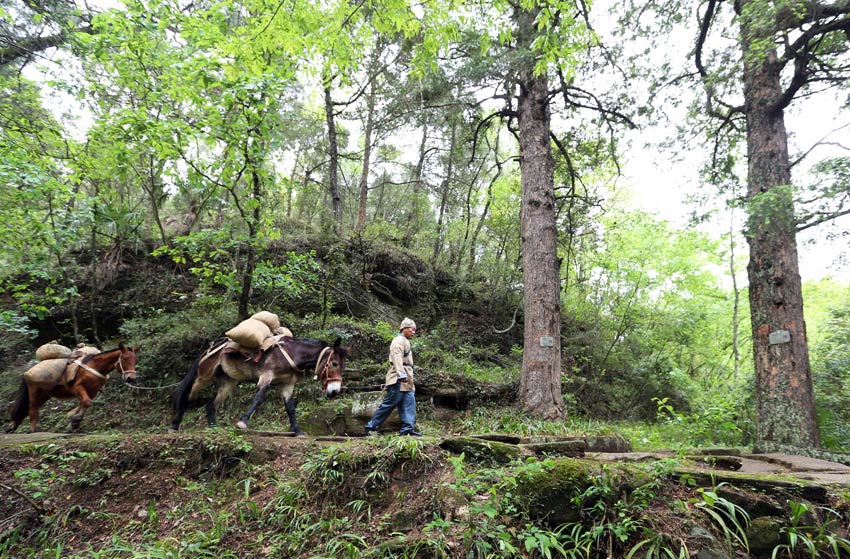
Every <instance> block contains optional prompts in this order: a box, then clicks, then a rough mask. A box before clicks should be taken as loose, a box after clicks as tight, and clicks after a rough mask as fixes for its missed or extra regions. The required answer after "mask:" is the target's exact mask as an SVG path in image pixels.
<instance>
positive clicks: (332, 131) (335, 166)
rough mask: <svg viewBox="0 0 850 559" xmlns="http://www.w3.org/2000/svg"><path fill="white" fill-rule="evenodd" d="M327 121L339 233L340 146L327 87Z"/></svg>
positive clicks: (335, 224)
mask: <svg viewBox="0 0 850 559" xmlns="http://www.w3.org/2000/svg"><path fill="white" fill-rule="evenodd" d="M325 119H326V121H327V125H328V182H329V183H330V184H329V185H328V187H329V191H330V195H331V210H332V212H333V217H334V228H335V229H336V230H337V231H339V230H340V225H341V220H342V204H341V203H340V201H341V197H340V194H339V172H338V170H339V145H338V143H337V137H336V122H335V119H334V105H333V100H332V99H331V86H330V83H329V82H328V85H325Z"/></svg>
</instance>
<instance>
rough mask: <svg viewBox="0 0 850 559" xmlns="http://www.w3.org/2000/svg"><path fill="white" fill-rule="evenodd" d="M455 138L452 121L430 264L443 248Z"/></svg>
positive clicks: (435, 263) (452, 173)
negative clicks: (447, 160)
mask: <svg viewBox="0 0 850 559" xmlns="http://www.w3.org/2000/svg"><path fill="white" fill-rule="evenodd" d="M456 139H457V124H456V123H452V135H451V139H450V140H449V164H448V166H447V167H446V178H445V179H443V184H442V185H441V186H440V211H439V212H438V214H437V233H436V238H435V239H434V252H433V254H431V266H436V265H437V258H439V256H440V251H441V249H442V248H443V220H444V218H445V216H446V206H448V203H449V190H450V189H451V184H452V181H453V180H454V156H455V141H456Z"/></svg>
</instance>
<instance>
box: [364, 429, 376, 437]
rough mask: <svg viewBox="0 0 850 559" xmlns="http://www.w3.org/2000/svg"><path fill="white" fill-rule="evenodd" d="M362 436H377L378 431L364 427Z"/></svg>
mask: <svg viewBox="0 0 850 559" xmlns="http://www.w3.org/2000/svg"><path fill="white" fill-rule="evenodd" d="M363 436H365V437H377V436H378V432H377V431H376V430H374V429H364V430H363Z"/></svg>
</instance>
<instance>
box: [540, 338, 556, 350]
mask: <svg viewBox="0 0 850 559" xmlns="http://www.w3.org/2000/svg"><path fill="white" fill-rule="evenodd" d="M540 347H555V338H553V337H552V336H541V338H540Z"/></svg>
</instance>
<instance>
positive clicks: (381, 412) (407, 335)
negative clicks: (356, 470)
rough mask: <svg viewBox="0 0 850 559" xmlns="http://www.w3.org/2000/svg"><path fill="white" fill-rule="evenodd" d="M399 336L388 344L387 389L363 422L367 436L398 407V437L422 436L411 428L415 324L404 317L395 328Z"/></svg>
mask: <svg viewBox="0 0 850 559" xmlns="http://www.w3.org/2000/svg"><path fill="white" fill-rule="evenodd" d="M398 329H399V333H398V335H397V336H396V337H395V338H393V341H392V343H390V369H389V371H387V377H386V379H385V381H384V386H385V388H386V390H387V393H386V395H385V396H384V399H383V401H381V405H380V406H378V409H377V410H375V414H374V415H373V416H372V419H370V420H369V421H368V422H367V423H366V434H367V435H375V434H377V431H378V427H380V426H381V424H383V423H384V421H386V420H387V418H388V417H389V416H390V414H391V413H392V411H393V410H394V409H396V408H398V417H399V419H400V420H401V429H399V433H398V434H399V435H411V436H414V437H420V436H422V433H420V432H419V431H417V430H416V429H415V427H414V424H415V423H416V386H414V384H413V352H412V351H411V349H410V340H411V339H412V338H413V336H414V335H416V323H415V322H413V321H412V320H410V319H409V318H405V319H404V320H402V321H401V324H400V325H399V327H398Z"/></svg>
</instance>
